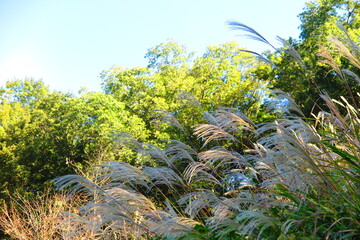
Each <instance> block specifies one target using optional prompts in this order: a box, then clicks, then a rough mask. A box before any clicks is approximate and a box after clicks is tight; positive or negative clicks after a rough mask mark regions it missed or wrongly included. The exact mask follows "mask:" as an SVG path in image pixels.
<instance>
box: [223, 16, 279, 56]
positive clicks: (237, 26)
mask: <svg viewBox="0 0 360 240" xmlns="http://www.w3.org/2000/svg"><path fill="white" fill-rule="evenodd" d="M227 24H228V25H229V26H230V28H231V29H233V30H240V31H243V32H246V33H247V34H245V36H246V37H248V38H249V39H252V40H256V41H260V42H263V43H265V44H267V45H269V46H271V47H272V48H273V49H275V50H276V48H275V47H274V46H273V45H272V44H271V43H270V42H269V41H268V40H266V38H264V37H263V36H262V35H261V34H260V33H258V32H257V31H255V30H254V29H253V28H251V27H249V26H247V25H245V24H243V23H239V22H236V21H229V22H228V23H227Z"/></svg>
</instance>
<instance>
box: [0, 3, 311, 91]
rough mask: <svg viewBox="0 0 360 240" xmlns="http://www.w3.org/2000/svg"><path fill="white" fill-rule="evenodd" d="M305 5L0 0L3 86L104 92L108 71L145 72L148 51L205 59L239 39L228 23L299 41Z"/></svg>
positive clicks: (0, 74)
mask: <svg viewBox="0 0 360 240" xmlns="http://www.w3.org/2000/svg"><path fill="white" fill-rule="evenodd" d="M305 2H307V1H306V0H0V85H1V86H3V85H4V84H5V83H6V81H8V80H13V79H15V78H18V79H23V78H24V77H33V78H34V79H42V80H43V81H44V82H45V84H46V85H48V86H49V87H50V88H51V89H52V90H61V91H70V92H73V93H76V92H77V91H78V90H80V88H81V87H87V88H88V89H89V90H94V91H99V90H101V85H100V84H101V79H100V78H99V74H100V72H101V71H102V70H106V69H109V68H110V67H111V66H113V65H121V66H123V67H135V66H146V65H147V64H146V59H144V55H145V54H146V52H147V49H148V48H151V47H153V46H155V45H156V44H159V43H161V42H164V41H166V40H168V39H174V40H176V41H177V42H178V43H180V44H184V45H186V46H187V47H188V49H189V50H190V51H195V52H196V53H197V54H198V55H200V54H203V53H204V51H205V48H206V46H209V45H218V44H221V43H225V42H228V41H232V40H235V41H237V42H238V43H239V44H240V45H241V46H243V47H246V48H249V49H250V50H255V51H258V52H261V51H263V50H265V49H266V48H267V47H266V46H264V44H262V43H260V42H253V41H250V40H247V39H245V38H244V37H239V36H238V35H239V34H240V32H237V31H233V30H230V29H229V28H228V27H227V25H226V21H228V20H236V21H239V22H241V23H244V24H246V25H248V26H251V27H252V28H254V29H256V30H257V31H258V32H260V33H261V34H262V35H264V36H265V37H266V38H267V39H268V40H270V41H271V42H274V43H276V40H275V37H276V36H281V37H283V38H288V37H290V36H291V37H293V38H297V37H298V35H299V33H300V31H299V29H298V27H299V25H300V20H299V19H298V18H297V15H298V14H299V13H300V12H301V11H302V9H303V7H304V6H305Z"/></svg>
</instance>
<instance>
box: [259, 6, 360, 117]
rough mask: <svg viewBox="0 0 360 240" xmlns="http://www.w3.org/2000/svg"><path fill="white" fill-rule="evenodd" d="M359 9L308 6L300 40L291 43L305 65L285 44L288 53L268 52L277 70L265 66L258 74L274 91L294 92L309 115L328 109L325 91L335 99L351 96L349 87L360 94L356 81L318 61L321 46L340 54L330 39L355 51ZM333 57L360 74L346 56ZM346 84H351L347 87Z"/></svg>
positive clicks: (359, 23) (303, 16) (302, 17)
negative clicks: (342, 76) (354, 43)
mask: <svg viewBox="0 0 360 240" xmlns="http://www.w3.org/2000/svg"><path fill="white" fill-rule="evenodd" d="M359 9H360V2H359V1H358V0H356V1H353V0H320V1H312V2H309V3H307V4H306V7H305V8H304V11H303V12H302V13H301V14H300V15H299V18H300V20H301V22H302V24H301V25H300V29H301V34H300V40H295V39H293V38H290V39H289V40H288V42H289V43H290V44H291V45H292V46H293V47H294V49H295V50H296V51H297V53H298V54H299V56H298V57H299V58H301V62H302V63H300V61H294V56H291V53H290V54H289V52H291V47H289V46H286V45H287V44H285V47H284V49H283V50H284V51H282V50H280V51H278V52H277V53H274V54H270V53H268V57H269V58H270V59H271V61H272V62H273V63H274V64H275V65H276V66H277V68H273V69H269V68H267V69H264V68H263V67H261V68H260V69H258V70H257V71H256V73H257V75H258V76H259V77H260V78H261V79H264V80H269V81H270V82H271V83H272V84H273V87H274V88H276V89H281V90H283V91H285V92H287V93H290V94H291V95H292V96H293V97H294V98H295V101H296V102H297V103H298V104H299V106H300V107H301V108H302V109H303V111H304V113H305V115H307V116H310V113H311V112H313V111H315V113H316V112H317V111H318V110H320V109H322V108H323V107H324V106H325V104H324V102H323V101H322V100H321V99H320V98H319V94H320V93H321V91H326V92H328V93H329V95H330V96H331V97H334V98H338V97H339V96H347V94H348V90H347V89H348V88H351V89H352V91H355V92H356V91H358V90H359V88H358V86H357V85H356V81H354V79H352V78H351V77H350V78H348V83H347V82H344V81H343V80H342V79H341V78H339V77H338V74H337V73H336V72H335V71H333V70H332V68H331V67H329V66H328V65H325V64H323V63H321V62H320V61H318V60H319V57H318V54H319V52H321V49H320V47H319V46H320V45H321V46H323V47H325V48H327V49H330V51H331V52H336V51H335V50H334V47H333V46H334V43H332V42H331V41H328V39H329V38H341V39H343V40H345V41H343V44H344V47H345V46H347V47H349V49H352V47H351V46H349V44H351V40H350V39H352V40H353V41H354V42H358V41H359V34H360V30H359V29H360V18H359ZM338 23H341V24H342V25H343V26H344V28H345V29H346V30H347V34H344V31H342V30H341V29H339V27H338V26H337V25H338ZM332 55H333V58H334V60H335V62H336V63H337V64H339V65H341V66H342V67H343V68H345V69H348V70H351V71H353V72H355V73H357V74H358V73H359V72H358V71H359V70H358V69H357V68H356V67H354V66H352V65H351V64H350V61H349V60H347V59H346V58H345V57H341V56H340V55H334V54H332ZM298 60H299V59H298ZM304 66H305V68H304ZM346 84H349V85H348V86H347V87H346V88H344V85H346ZM357 100H358V99H357Z"/></svg>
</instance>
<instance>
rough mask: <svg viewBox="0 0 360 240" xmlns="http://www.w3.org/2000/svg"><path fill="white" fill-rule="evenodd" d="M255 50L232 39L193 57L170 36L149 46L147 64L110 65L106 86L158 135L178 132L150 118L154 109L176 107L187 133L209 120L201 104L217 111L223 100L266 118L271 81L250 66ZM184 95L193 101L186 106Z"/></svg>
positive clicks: (226, 104) (173, 109) (173, 110)
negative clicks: (161, 128)
mask: <svg viewBox="0 0 360 240" xmlns="http://www.w3.org/2000/svg"><path fill="white" fill-rule="evenodd" d="M249 56H250V55H249V54H248V53H244V52H243V51H241V49H240V47H239V46H238V45H237V44H236V43H234V42H232V43H227V44H222V45H220V46H211V47H208V48H207V50H206V52H205V54H204V55H203V56H200V57H197V58H195V59H193V53H188V52H187V51H186V48H185V47H184V46H180V45H178V44H177V43H175V42H173V41H169V42H165V43H162V44H159V45H157V46H155V47H154V48H151V49H149V51H148V53H147V54H146V58H147V59H148V61H149V65H148V67H147V68H130V69H124V68H122V67H118V66H115V67H113V68H111V69H110V70H108V71H104V72H103V73H102V78H103V89H104V91H105V92H106V93H107V94H111V95H113V96H114V97H115V98H116V99H118V100H119V101H121V102H123V103H125V106H126V109H127V110H128V111H130V112H131V113H133V114H136V115H137V116H139V117H140V118H141V119H142V120H143V121H144V122H147V123H149V125H148V128H149V130H150V131H151V133H152V134H153V138H154V139H163V138H169V137H170V138H173V137H174V136H173V135H171V133H170V132H168V133H164V132H160V131H159V129H158V128H154V126H153V125H151V124H150V123H151V122H152V121H154V120H156V118H157V117H156V116H155V115H154V113H156V112H157V111H159V110H161V111H167V112H171V114H172V116H175V117H176V118H177V119H178V121H180V123H181V124H182V125H183V126H184V128H185V130H186V131H188V132H187V133H189V131H190V127H191V126H194V125H195V124H198V123H200V122H202V121H203V120H202V113H201V110H205V111H214V110H215V109H217V108H218V107H220V106H222V107H234V108H238V109H240V110H242V111H246V112H247V113H248V114H250V115H253V116H256V117H258V118H260V115H261V113H262V112H261V101H262V95H264V94H265V86H266V84H265V83H264V82H261V81H258V80H257V79H256V78H255V77H254V76H253V74H252V72H251V71H250V68H251V67H252V66H253V65H254V64H256V62H255V61H254V60H253V59H251V58H249ZM185 92H186V93H191V95H192V96H193V97H190V98H189V96H190V95H189V94H185ZM179 94H180V97H179ZM181 94H182V95H181ZM184 96H187V97H184ZM179 98H180V99H181V98H183V100H186V101H187V103H192V106H191V107H189V105H187V106H185V105H184V104H183V103H184V102H182V101H180V99H179ZM194 99H197V100H194ZM197 101H198V102H197ZM199 103H200V104H199ZM172 132H174V131H172Z"/></svg>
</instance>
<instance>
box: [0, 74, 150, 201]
mask: <svg viewBox="0 0 360 240" xmlns="http://www.w3.org/2000/svg"><path fill="white" fill-rule="evenodd" d="M2 93H3V98H2V103H1V106H0V161H1V164H0V168H1V172H3V174H2V175H1V177H0V179H1V180H0V183H1V184H0V196H1V197H3V196H4V195H2V194H4V193H5V192H7V191H9V192H13V191H14V190H20V191H25V192H34V191H37V190H42V189H43V188H44V183H46V182H47V181H49V180H52V179H53V178H55V177H57V176H61V175H63V174H68V173H71V172H73V171H74V168H73V167H74V164H75V165H78V167H81V165H83V164H85V163H86V162H87V161H91V160H94V159H98V160H100V159H101V158H106V159H110V160H111V159H114V158H116V156H117V155H118V154H119V153H116V152H114V151H113V143H112V138H111V133H113V131H127V132H129V133H130V134H133V135H134V136H136V137H137V138H139V139H146V137H147V131H146V130H145V129H144V128H145V125H144V123H143V122H142V121H141V120H140V119H139V118H138V117H136V116H133V115H130V113H129V112H128V111H126V110H125V105H124V104H123V103H121V102H119V101H117V100H116V99H115V98H113V97H112V96H111V95H106V94H104V93H95V92H90V93H85V94H83V95H81V96H80V97H75V96H72V95H70V94H64V93H60V92H50V91H49V90H48V89H47V88H46V87H44V85H43V83H42V82H40V81H33V80H25V81H13V82H8V83H7V85H6V87H5V88H3V89H2ZM79 164H80V165H79Z"/></svg>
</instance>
